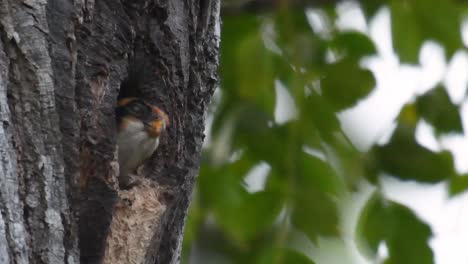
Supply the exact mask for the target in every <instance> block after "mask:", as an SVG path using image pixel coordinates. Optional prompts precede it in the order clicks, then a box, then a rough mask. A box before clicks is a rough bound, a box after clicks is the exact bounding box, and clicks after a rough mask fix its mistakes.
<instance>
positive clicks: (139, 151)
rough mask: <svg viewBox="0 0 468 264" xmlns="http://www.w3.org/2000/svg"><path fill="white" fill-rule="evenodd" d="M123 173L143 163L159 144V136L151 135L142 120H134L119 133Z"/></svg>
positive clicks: (118, 142) (118, 139)
mask: <svg viewBox="0 0 468 264" xmlns="http://www.w3.org/2000/svg"><path fill="white" fill-rule="evenodd" d="M117 144H118V146H119V165H120V170H121V173H129V172H131V171H132V170H135V169H136V168H137V167H138V166H140V165H141V164H143V163H144V162H145V160H147V159H148V158H149V157H151V155H152V154H153V152H154V151H155V150H156V148H157V147H158V144H159V138H158V137H150V136H149V135H148V133H147V132H146V131H145V129H144V125H143V123H141V122H139V121H138V122H132V123H129V124H127V125H126V126H125V128H123V129H121V130H120V131H119V133H118V135H117Z"/></svg>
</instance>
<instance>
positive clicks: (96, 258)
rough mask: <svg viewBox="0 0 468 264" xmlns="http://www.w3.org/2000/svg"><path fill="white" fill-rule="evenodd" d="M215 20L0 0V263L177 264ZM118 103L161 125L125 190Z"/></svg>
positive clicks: (114, 5)
mask: <svg viewBox="0 0 468 264" xmlns="http://www.w3.org/2000/svg"><path fill="white" fill-rule="evenodd" d="M219 9H220V3H219V0H198V1H197V0H190V1H183V0H140V1H135V0H120V1H116V0H97V1H95V0H73V1H72V0H48V1H47V0H21V1H20V0H0V122H1V123H0V211H1V214H0V263H161V264H166V263H179V259H180V249H181V242H182V235H183V227H184V220H185V217H186V214H187V208H188V205H189V202H190V196H191V191H192V187H193V183H194V180H195V176H196V174H197V171H198V165H199V158H200V152H201V146H202V142H203V138H204V134H203V131H204V115H205V112H206V107H207V104H208V103H209V101H210V98H211V95H212V93H213V91H214V89H215V86H216V84H217V79H218V76H217V67H218V45H219ZM135 79H136V81H135ZM129 80H133V81H132V82H129ZM124 84H125V85H124ZM119 92H121V93H124V92H125V93H128V94H138V95H139V96H143V97H144V98H146V99H147V100H149V101H151V102H153V103H155V104H156V105H158V106H159V107H160V108H162V109H164V110H165V112H166V113H168V115H169V118H170V121H171V124H170V127H169V129H168V130H167V133H166V134H164V135H163V136H162V138H161V143H160V147H159V148H158V149H157V151H156V152H155V154H154V155H153V156H152V158H151V159H150V161H148V162H147V163H146V164H145V165H144V166H143V168H141V169H140V170H139V175H140V177H142V178H143V180H142V181H141V184H139V185H137V186H135V187H133V188H131V189H130V190H119V188H118V183H117V178H116V175H118V163H117V161H116V160H117V159H116V153H117V152H116V141H115V135H116V127H115V116H114V108H115V105H116V100H117V97H118V95H119Z"/></svg>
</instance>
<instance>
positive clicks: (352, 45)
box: [330, 31, 377, 60]
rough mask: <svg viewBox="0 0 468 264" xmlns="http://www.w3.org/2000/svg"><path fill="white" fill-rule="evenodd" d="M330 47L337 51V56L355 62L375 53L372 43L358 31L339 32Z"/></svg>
mask: <svg viewBox="0 0 468 264" xmlns="http://www.w3.org/2000/svg"><path fill="white" fill-rule="evenodd" d="M330 46H331V47H332V48H333V49H334V50H336V51H338V54H339V55H342V56H344V57H345V58H352V59H355V60H359V59H361V58H362V57H364V56H371V55H374V54H376V53H377V49H376V48H375V45H374V42H372V40H371V39H369V37H368V36H366V35H364V34H363V33H361V32H358V31H346V32H339V33H338V34H337V35H336V36H335V38H334V39H333V40H332V41H331V43H330Z"/></svg>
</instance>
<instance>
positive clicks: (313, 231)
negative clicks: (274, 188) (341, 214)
mask: <svg viewBox="0 0 468 264" xmlns="http://www.w3.org/2000/svg"><path fill="white" fill-rule="evenodd" d="M298 165H299V166H300V167H299V171H298V175H297V176H296V184H295V188H294V206H293V210H292V214H291V221H292V223H293V225H294V226H295V227H297V228H298V229H300V230H301V231H303V232H304V233H305V234H306V235H307V236H308V237H309V238H310V239H311V240H312V241H315V240H316V238H317V236H319V235H326V236H336V235H338V234H339V228H338V210H337V204H336V202H337V200H338V196H339V193H340V191H341V190H342V189H341V188H342V186H343V185H342V183H341V181H340V179H339V178H338V176H337V175H336V173H335V172H334V171H333V169H332V168H331V167H330V166H329V165H328V164H327V163H325V162H324V161H322V160H320V159H318V158H315V157H313V156H309V155H306V154H303V155H302V156H301V162H300V163H299V164H298Z"/></svg>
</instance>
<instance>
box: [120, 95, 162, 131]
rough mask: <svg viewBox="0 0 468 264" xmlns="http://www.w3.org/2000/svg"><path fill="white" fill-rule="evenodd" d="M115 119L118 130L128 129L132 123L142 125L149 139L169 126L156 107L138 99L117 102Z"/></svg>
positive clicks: (125, 99)
mask: <svg viewBox="0 0 468 264" xmlns="http://www.w3.org/2000/svg"><path fill="white" fill-rule="evenodd" d="M116 118H117V123H118V128H119V130H123V129H125V128H126V127H128V126H129V125H130V124H131V123H132V122H133V123H138V124H142V125H143V129H144V130H145V131H146V132H147V133H148V136H149V137H153V138H155V137H159V135H160V134H161V133H162V132H163V131H165V130H166V128H167V126H169V118H168V117H167V115H166V113H164V112H163V111H162V110H161V109H159V108H158V107H157V106H155V105H152V104H150V103H148V102H147V101H145V100H143V99H140V98H124V99H121V100H119V102H118V104H117V108H116Z"/></svg>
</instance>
